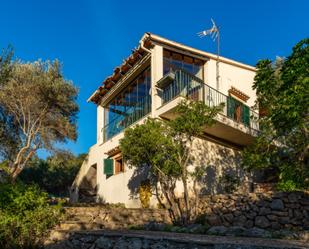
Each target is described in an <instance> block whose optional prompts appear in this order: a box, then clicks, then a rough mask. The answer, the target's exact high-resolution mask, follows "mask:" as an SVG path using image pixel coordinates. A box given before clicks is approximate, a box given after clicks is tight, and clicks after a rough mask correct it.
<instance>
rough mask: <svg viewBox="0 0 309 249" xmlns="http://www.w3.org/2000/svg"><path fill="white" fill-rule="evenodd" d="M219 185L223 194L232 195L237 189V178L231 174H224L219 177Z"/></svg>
mask: <svg viewBox="0 0 309 249" xmlns="http://www.w3.org/2000/svg"><path fill="white" fill-rule="evenodd" d="M219 183H220V184H221V186H222V187H223V190H224V191H225V193H228V194H232V193H234V192H235V191H236V190H237V189H238V187H239V185H240V180H239V178H238V177H237V176H234V175H232V174H225V175H223V176H221V177H220V179H219Z"/></svg>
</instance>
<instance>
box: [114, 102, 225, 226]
mask: <svg viewBox="0 0 309 249" xmlns="http://www.w3.org/2000/svg"><path fill="white" fill-rule="evenodd" d="M222 108H223V106H222V105H220V106H219V107H208V106H207V105H205V104H204V103H203V102H199V101H195V102H191V101H183V102H181V103H180V104H179V106H178V107H177V109H176V113H177V114H178V116H177V117H176V118H175V119H174V120H171V121H168V122H165V121H162V120H157V119H148V120H147V121H146V122H145V124H142V125H136V126H135V127H134V128H130V129H127V130H126V131H125V136H124V138H123V139H122V140H121V141H120V149H121V151H122V153H123V156H124V160H125V161H126V162H128V163H129V164H130V165H132V167H135V168H136V170H137V171H141V172H145V171H148V179H149V181H150V182H151V184H152V187H153V189H154V191H155V193H156V197H157V199H158V201H159V203H160V205H165V206H166V207H167V208H168V210H169V212H170V215H171V218H172V220H173V221H174V223H179V224H188V223H189V222H190V221H191V220H192V218H193V217H194V216H195V215H196V212H197V210H196V208H197V206H198V202H199V193H198V186H197V183H198V181H199V180H200V179H201V177H202V175H203V173H204V169H203V167H202V166H200V167H195V168H194V169H192V167H191V168H190V165H191V160H192V159H193V157H192V153H191V150H192V148H193V142H194V139H195V138H196V137H199V136H202V135H203V130H204V128H205V126H211V125H213V124H214V123H215V121H214V119H213V118H214V117H215V116H216V115H217V114H218V112H219V111H220V110H222ZM177 181H179V182H181V183H182V187H183V193H182V195H181V196H179V195H177V193H176V192H175V187H176V182H177ZM190 182H191V183H192V186H191V185H190V184H189V183H190ZM191 193H194V194H191ZM162 195H163V196H162ZM163 200H164V203H163Z"/></svg>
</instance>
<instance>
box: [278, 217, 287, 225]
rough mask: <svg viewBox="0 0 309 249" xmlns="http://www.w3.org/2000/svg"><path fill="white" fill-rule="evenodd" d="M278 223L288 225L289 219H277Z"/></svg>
mask: <svg viewBox="0 0 309 249" xmlns="http://www.w3.org/2000/svg"><path fill="white" fill-rule="evenodd" d="M278 221H279V223H280V224H289V222H290V218H289V217H279V218H278Z"/></svg>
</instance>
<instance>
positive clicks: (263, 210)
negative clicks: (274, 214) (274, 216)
mask: <svg viewBox="0 0 309 249" xmlns="http://www.w3.org/2000/svg"><path fill="white" fill-rule="evenodd" d="M270 213H271V209H270V208H266V207H262V208H261V209H260V212H259V215H267V214H270Z"/></svg>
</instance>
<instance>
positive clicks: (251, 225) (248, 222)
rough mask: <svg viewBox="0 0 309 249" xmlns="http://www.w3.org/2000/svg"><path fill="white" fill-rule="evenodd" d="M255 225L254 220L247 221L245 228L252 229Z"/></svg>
mask: <svg viewBox="0 0 309 249" xmlns="http://www.w3.org/2000/svg"><path fill="white" fill-rule="evenodd" d="M253 225H254V223H253V221H252V220H247V221H246V223H245V228H251V227H253Z"/></svg>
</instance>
